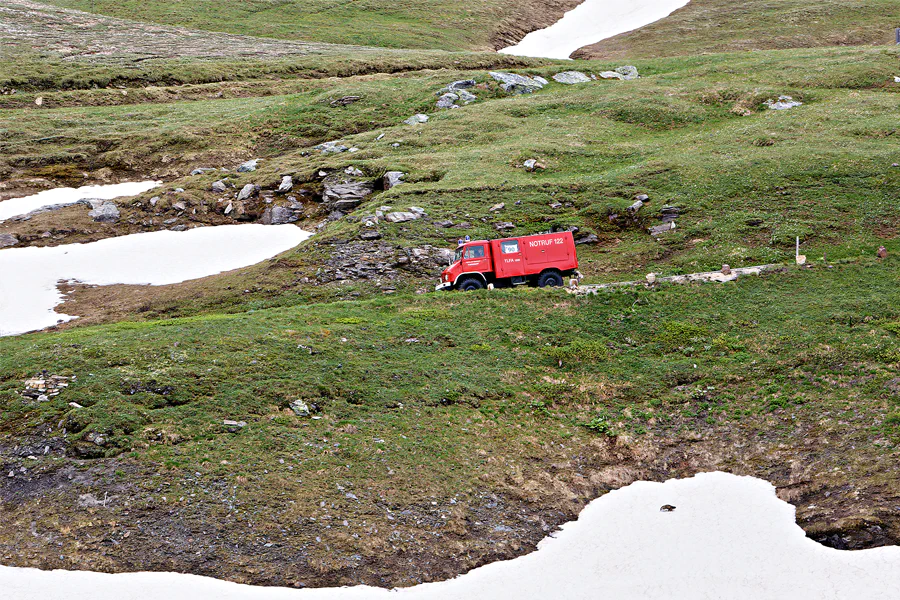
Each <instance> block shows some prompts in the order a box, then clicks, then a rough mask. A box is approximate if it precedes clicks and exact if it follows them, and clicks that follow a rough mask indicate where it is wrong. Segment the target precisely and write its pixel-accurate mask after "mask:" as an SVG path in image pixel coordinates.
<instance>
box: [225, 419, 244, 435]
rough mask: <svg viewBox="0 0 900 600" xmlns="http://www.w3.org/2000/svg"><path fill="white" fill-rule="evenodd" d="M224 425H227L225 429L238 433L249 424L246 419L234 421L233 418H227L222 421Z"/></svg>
mask: <svg viewBox="0 0 900 600" xmlns="http://www.w3.org/2000/svg"><path fill="white" fill-rule="evenodd" d="M222 426H223V427H225V431H227V432H228V433H237V432H239V431H240V430H241V429H243V428H244V427H246V426H247V422H246V421H232V420H231V419H225V420H224V421H222Z"/></svg>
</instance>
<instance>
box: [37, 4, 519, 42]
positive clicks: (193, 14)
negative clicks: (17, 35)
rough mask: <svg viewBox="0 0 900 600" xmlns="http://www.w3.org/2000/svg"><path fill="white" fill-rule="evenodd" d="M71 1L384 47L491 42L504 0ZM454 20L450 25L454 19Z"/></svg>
mask: <svg viewBox="0 0 900 600" xmlns="http://www.w3.org/2000/svg"><path fill="white" fill-rule="evenodd" d="M53 4H56V5H57V6H64V7H67V8H77V9H79V10H85V11H94V12H97V13H101V14H106V15H111V16H116V17H126V18H131V19H137V20H141V21H149V22H155V23H164V24H167V25H181V26H186V27H192V28H196V29H208V30H213V31H225V32H229V33H240V34H246V35H257V36H266V37H276V38H282V39H300V40H310V41H320V42H330V43H338V44H355V45H363V46H381V47H386V48H441V49H447V50H493V45H492V44H491V40H492V38H493V36H494V34H495V32H496V27H497V24H498V21H501V20H502V19H503V18H504V17H506V16H507V15H509V14H510V13H511V12H512V11H513V10H514V9H515V5H514V4H513V3H508V2H503V1H502V0H476V1H472V0H447V1H444V2H439V3H435V2H431V1H430V0H401V1H400V2H386V1H385V0H364V1H362V2H337V3H335V2H333V1H330V0H304V1H303V2H299V1H295V0H280V1H276V2H270V1H251V2H243V1H235V0H224V1H223V0H199V1H195V2H179V1H177V0H161V1H155V2H136V1H133V0H93V1H92V0H55V1H54V2H53ZM448 24H452V26H448Z"/></svg>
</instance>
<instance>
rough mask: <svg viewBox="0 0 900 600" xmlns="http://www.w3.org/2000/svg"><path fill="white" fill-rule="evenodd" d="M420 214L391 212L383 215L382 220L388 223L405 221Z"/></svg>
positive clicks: (416, 217)
mask: <svg viewBox="0 0 900 600" xmlns="http://www.w3.org/2000/svg"><path fill="white" fill-rule="evenodd" d="M421 216H422V215H420V214H419V213H414V212H392V213H387V214H386V215H384V220H385V221H387V222H388V223H405V222H407V221H415V220H417V219H419V218H421Z"/></svg>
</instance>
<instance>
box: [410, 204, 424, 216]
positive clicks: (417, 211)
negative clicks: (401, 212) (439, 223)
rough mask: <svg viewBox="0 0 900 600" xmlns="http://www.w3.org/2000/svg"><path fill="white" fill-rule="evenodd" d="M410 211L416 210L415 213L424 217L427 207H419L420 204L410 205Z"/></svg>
mask: <svg viewBox="0 0 900 600" xmlns="http://www.w3.org/2000/svg"><path fill="white" fill-rule="evenodd" d="M409 212H414V213H416V214H417V215H419V216H420V217H424V216H425V214H426V213H425V209H424V208H420V207H418V206H410V207H409Z"/></svg>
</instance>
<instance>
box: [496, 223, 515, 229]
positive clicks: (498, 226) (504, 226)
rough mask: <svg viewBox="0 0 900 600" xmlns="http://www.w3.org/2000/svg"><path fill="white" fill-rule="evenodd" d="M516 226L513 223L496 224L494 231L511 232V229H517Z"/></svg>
mask: <svg viewBox="0 0 900 600" xmlns="http://www.w3.org/2000/svg"><path fill="white" fill-rule="evenodd" d="M515 228H516V226H515V225H513V224H512V223H494V229H496V230H497V231H509V230H510V229H515Z"/></svg>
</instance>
